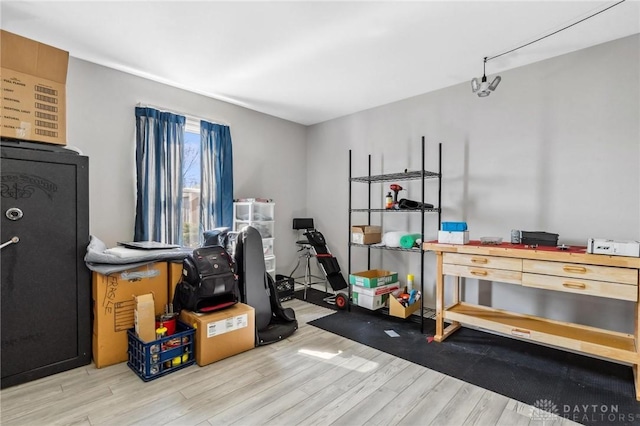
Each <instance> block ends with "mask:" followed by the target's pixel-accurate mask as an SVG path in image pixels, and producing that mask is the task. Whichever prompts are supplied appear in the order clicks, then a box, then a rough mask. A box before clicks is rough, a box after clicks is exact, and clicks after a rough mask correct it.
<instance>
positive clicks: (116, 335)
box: [92, 262, 167, 368]
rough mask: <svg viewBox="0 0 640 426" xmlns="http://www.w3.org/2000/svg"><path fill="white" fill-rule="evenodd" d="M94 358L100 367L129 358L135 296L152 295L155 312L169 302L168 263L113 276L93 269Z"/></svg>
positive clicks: (161, 309)
mask: <svg viewBox="0 0 640 426" xmlns="http://www.w3.org/2000/svg"><path fill="white" fill-rule="evenodd" d="M92 287H93V288H92V299H93V361H94V363H95V365H96V367H97V368H102V367H106V366H108V365H113V364H118V363H120V362H124V361H126V360H127V341H128V338H127V330H129V329H130V328H134V326H135V319H134V309H135V299H134V296H139V295H142V294H148V293H152V294H153V296H154V297H153V299H154V303H153V304H154V308H155V309H154V310H155V312H154V314H155V315H160V314H162V313H163V312H164V308H165V305H166V303H167V262H156V263H150V264H148V265H144V266H140V267H138V268H135V269H129V270H126V271H122V272H117V273H113V274H110V275H104V274H100V273H98V272H95V271H94V272H93V274H92Z"/></svg>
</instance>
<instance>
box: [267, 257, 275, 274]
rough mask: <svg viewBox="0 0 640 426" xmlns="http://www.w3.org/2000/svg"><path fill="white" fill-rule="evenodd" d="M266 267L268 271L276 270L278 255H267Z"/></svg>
mask: <svg viewBox="0 0 640 426" xmlns="http://www.w3.org/2000/svg"><path fill="white" fill-rule="evenodd" d="M264 267H265V269H266V270H267V272H271V271H275V270H276V257H275V256H267V257H265V258H264Z"/></svg>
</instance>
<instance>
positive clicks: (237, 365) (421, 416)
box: [0, 300, 575, 426]
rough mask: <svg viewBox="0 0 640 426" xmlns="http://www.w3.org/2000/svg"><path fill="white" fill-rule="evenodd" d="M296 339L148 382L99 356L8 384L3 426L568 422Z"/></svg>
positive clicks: (0, 405)
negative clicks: (98, 364)
mask: <svg viewBox="0 0 640 426" xmlns="http://www.w3.org/2000/svg"><path fill="white" fill-rule="evenodd" d="M285 305H286V306H289V307H292V308H293V309H294V310H295V312H296V316H297V318H298V321H299V323H300V329H299V330H298V331H296V333H294V334H293V335H292V336H291V337H290V338H289V339H286V340H284V341H282V342H278V343H275V344H272V345H268V346H263V347H258V348H255V349H253V350H251V351H248V352H244V353H242V354H239V355H236V356H234V357H231V358H227V359H225V360H222V361H219V362H216V363H214V364H210V365H208V366H205V367H198V366H197V365H194V366H190V367H187V368H185V369H183V370H180V371H176V372H174V373H171V374H169V375H167V376H165V377H163V378H160V379H157V380H154V381H150V382H147V383H145V382H143V381H142V380H140V378H138V376H136V375H135V374H134V373H133V372H132V371H131V370H130V369H129V368H128V367H127V365H126V363H121V364H118V365H114V366H110V367H106V368H101V369H97V368H95V366H94V365H93V364H91V365H88V366H86V367H81V368H76V369H74V370H71V371H67V372H64V373H60V374H56V375H54V376H50V377H46V378H43V379H40V380H37V381H34V382H30V383H26V384H24V385H20V386H15V387H12V388H8V389H4V390H2V391H1V392H0V409H1V415H0V416H1V417H0V420H1V422H0V423H1V424H2V425H6V426H9V425H129V424H139V425H189V426H190V425H194V426H195V425H420V426H423V425H453V426H455V425H508V426H516V425H545V426H549V425H563V426H564V425H568V424H575V423H573V422H570V421H568V420H566V419H563V418H561V417H552V416H550V415H546V414H545V413H542V414H541V413H540V412H536V411H534V410H533V409H532V407H530V406H528V405H525V404H522V403H520V402H517V401H515V400H512V399H509V398H507V397H504V396H502V395H499V394H496V393H493V392H490V391H487V390H484V389H482V388H479V387H477V386H473V385H470V384H468V383H465V382H462V381H460V380H457V379H454V378H451V377H449V376H445V375H443V374H440V373H437V372H435V371H433V370H429V369H427V368H425V367H422V366H419V365H416V364H413V363H411V362H408V361H405V360H403V359H400V358H396V357H394V356H392V355H389V354H386V353H384V352H381V351H378V350H376V349H373V348H370V347H368V346H364V345H362V344H359V343H356V342H353V341H351V340H347V339H344V338H342V337H340V336H337V335H334V334H332V333H329V332H326V331H323V330H320V329H318V328H315V327H313V326H310V325H307V324H306V323H307V322H309V321H311V320H314V319H316V318H319V317H322V316H324V315H330V314H332V313H333V311H331V310H328V309H325V308H322V307H318V306H315V305H312V304H309V303H306V302H303V301H299V300H292V301H288V302H285Z"/></svg>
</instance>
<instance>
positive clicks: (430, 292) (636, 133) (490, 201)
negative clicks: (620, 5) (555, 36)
mask: <svg viewBox="0 0 640 426" xmlns="http://www.w3.org/2000/svg"><path fill="white" fill-rule="evenodd" d="M639 52H640V36H638V35H634V36H631V37H627V38H624V39H620V40H617V41H613V42H609V43H606V44H602V45H598V46H595V47H592V48H589V49H585V50H581V51H578V52H574V53H571V54H568V55H564V56H560V57H556V58H553V59H549V60H545V61H542V62H539V63H535V64H532V65H528V66H525V67H521V68H517V69H513V70H510V71H508V72H504V73H501V75H502V83H501V84H500V86H499V87H498V89H497V91H496V92H494V93H493V94H492V95H491V96H489V97H488V98H478V97H477V96H475V95H473V94H472V93H471V87H470V84H469V83H463V84H459V85H456V86H452V87H448V88H446V89H443V90H439V91H436V92H432V93H427V94H424V95H421V96H417V97H414V98H411V99H407V100H403V101H400V102H396V103H393V104H389V105H384V106H381V107H379V108H374V109H371V110H367V111H363V112H360V113H357V114H353V115H350V116H346V117H342V118H340V119H336V120H331V121H328V122H325V123H321V124H318V125H315V126H312V127H310V128H309V130H308V134H307V140H308V152H307V163H308V165H309V175H308V176H309V178H308V180H307V191H308V193H309V194H310V196H309V199H308V208H309V212H310V213H311V214H312V215H314V216H315V217H316V220H317V222H318V227H319V228H320V230H321V231H323V233H324V234H325V237H326V238H327V241H329V242H331V245H330V248H331V250H332V251H333V253H334V254H335V255H336V256H337V257H338V259H339V261H340V263H341V266H342V269H343V270H344V271H347V270H348V266H349V265H348V264H347V250H348V249H347V247H348V245H347V242H348V238H349V233H348V208H347V206H348V204H347V203H348V199H349V198H348V197H349V196H348V187H349V180H348V170H349V162H348V151H349V150H352V155H353V162H352V167H353V176H358V175H366V174H367V156H368V155H369V154H371V156H372V157H371V158H372V173H373V174H378V173H392V172H398V171H402V170H404V169H405V168H407V169H410V170H419V169H420V139H421V136H425V137H426V140H427V159H426V164H427V166H426V168H427V169H428V170H434V171H435V170H437V158H436V157H437V149H438V143H440V142H441V143H442V151H443V158H442V173H443V176H444V178H443V182H442V188H443V191H442V208H443V214H442V220H443V221H466V222H467V223H468V224H469V229H470V235H471V238H472V239H479V238H480V237H483V236H498V237H503V238H504V239H505V240H506V241H509V235H510V230H511V229H521V230H528V231H548V232H554V233H558V234H560V243H565V244H576V245H586V242H587V239H588V238H589V237H600V238H615V239H632V240H640V172H639V169H640V167H639V166H640V127H639V126H640V124H639V123H640V119H639V117H640V85H639V81H640V72H639V63H640V57H639ZM471 77H472V76H469V78H471ZM425 78H429V76H428V75H425ZM398 183H400V184H401V185H403V186H404V183H403V182H398ZM407 186H408V191H405V192H401V193H400V197H403V198H409V199H413V200H419V199H420V187H419V183H415V182H410V183H409V185H407ZM388 190H389V189H388V183H385V184H375V185H374V186H373V193H372V194H373V195H372V198H373V207H380V206H381V205H382V199H383V197H384V195H385V194H386V192H387V191H388ZM353 191H354V193H353V194H354V195H353V200H354V201H353V207H354V208H357V207H366V205H367V200H366V185H364V184H358V183H355V184H353ZM426 200H427V201H428V202H432V203H434V204H437V185H434V183H433V182H431V183H428V185H427V197H426ZM366 220H367V217H366V214H361V215H360V216H355V215H354V223H366ZM372 223H374V224H377V223H381V224H382V225H383V228H384V230H385V231H404V230H408V231H416V230H417V231H419V229H420V222H419V217H418V216H416V215H415V214H409V213H407V214H401V213H392V214H391V213H387V214H382V215H381V214H374V215H373V218H372ZM426 227H427V238H430V239H435V238H437V229H438V223H437V216H436V215H428V216H427V222H426ZM364 251H365V250H364V249H361V248H354V249H352V254H353V256H354V261H353V263H352V269H351V271H352V272H353V271H358V270H363V269H367V264H366V258H365V256H364V253H363V252H364ZM372 253H373V255H372V259H373V260H374V262H373V264H372V267H382V268H385V269H391V270H394V271H398V272H399V273H400V276H401V277H404V275H405V274H406V273H418V271H419V269H420V263H419V255H418V254H410V253H398V252H391V251H379V250H373V251H372ZM425 259H426V263H425V264H426V273H425V276H424V285H425V293H426V303H427V305H430V306H433V305H434V285H435V276H434V267H435V256H434V255H433V254H432V253H429V254H427V255H426V256H425ZM416 280H419V277H417V278H416ZM416 282H419V281H416ZM479 290H481V291H479ZM464 294H465V298H466V300H469V301H473V302H477V301H480V302H481V303H490V304H493V306H496V307H499V308H504V309H511V310H516V311H519V312H523V313H529V314H534V315H546V316H550V317H553V318H557V319H560V320H569V321H577V322H584V323H587V324H592V325H595V326H602V327H612V328H614V329H618V330H621V331H625V332H631V331H633V321H631V318H633V304H632V303H628V302H619V301H613V300H604V301H603V300H602V299H596V298H592V297H590V296H572V295H569V294H563V293H553V294H552V293H548V292H543V291H538V290H531V289H524V288H519V287H517V286H512V285H505V284H498V283H495V284H493V285H491V284H490V283H482V285H481V287H480V288H479V286H478V282H477V281H476V280H467V283H466V288H465V292H464Z"/></svg>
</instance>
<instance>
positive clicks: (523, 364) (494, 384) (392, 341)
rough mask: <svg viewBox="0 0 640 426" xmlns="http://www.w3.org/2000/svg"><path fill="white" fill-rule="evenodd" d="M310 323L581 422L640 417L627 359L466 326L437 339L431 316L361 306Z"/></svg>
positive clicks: (632, 420) (621, 422)
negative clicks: (406, 316)
mask: <svg viewBox="0 0 640 426" xmlns="http://www.w3.org/2000/svg"><path fill="white" fill-rule="evenodd" d="M307 300H308V301H310V300H309V294H307ZM311 303H313V302H311ZM310 324H311V325H313V326H316V327H318V328H321V329H323V330H326V331H329V332H332V333H335V334H338V335H340V336H343V337H346V338H348V339H351V340H355V341H357V342H359V343H362V344H364V345H367V346H371V347H373V348H376V349H378V350H381V351H384V352H387V353H389V354H392V355H395V356H397V357H400V358H403V359H406V360H408V361H411V362H414V363H416V364H420V365H422V366H425V367H427V368H430V369H432V370H435V371H439V372H441V373H444V374H447V375H449V376H452V377H455V378H458V379H460V380H463V381H465V382H468V383H472V384H474V385H477V386H480V387H482V388H485V389H488V390H491V391H493V392H496V393H499V394H501V395H505V396H507V397H509V398H513V399H515V400H518V401H521V402H524V403H526V404H529V405H532V406H534V407H537V408H545V407H548V408H549V409H548V410H547V411H551V412H554V413H555V414H557V415H559V416H562V417H566V418H569V419H570V420H573V421H575V422H578V423H583V424H588V425H591V424H600V425H604V424H616V425H618V424H619V425H625V424H629V425H631V424H636V425H637V424H640V403H639V402H637V401H636V399H635V388H634V383H633V371H632V368H631V367H628V366H624V365H620V364H616V363H612V362H608V361H603V360H599V359H595V358H591V357H586V356H583V355H578V354H574V353H571V352H565V351H562V350H557V349H552V348H548V347H545V346H540V345H536V344H532V343H528V342H524V341H520V340H515V339H511V338H507V337H502V336H497V335H494V334H490V333H484V332H480V331H476V330H472V329H468V328H461V329H459V330H458V331H456V332H455V333H453V334H452V335H451V336H449V337H448V338H447V339H446V340H445V341H444V342H442V343H437V342H433V341H431V339H430V338H431V337H432V336H433V335H434V332H435V321H434V320H432V319H425V320H424V331H425V333H424V334H423V333H420V324H419V323H415V322H412V321H408V320H402V319H400V318H395V317H390V316H388V315H383V314H381V313H379V312H375V311H363V310H362V309H361V308H355V309H354V308H353V307H352V309H351V311H350V312H349V311H338V312H337V313H336V314H333V315H328V316H325V317H322V318H319V319H317V320H314V321H312V322H310ZM385 330H393V331H395V332H396V333H398V334H399V335H400V336H399V337H390V336H389V335H387V333H385ZM553 406H555V409H554V408H553Z"/></svg>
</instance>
